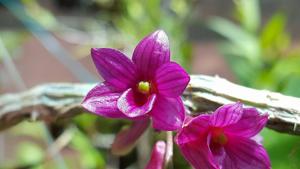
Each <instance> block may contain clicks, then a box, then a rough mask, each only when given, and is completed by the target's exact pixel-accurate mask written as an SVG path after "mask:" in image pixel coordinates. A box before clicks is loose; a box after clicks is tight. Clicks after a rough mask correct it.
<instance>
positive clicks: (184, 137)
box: [175, 115, 209, 144]
mask: <svg viewBox="0 0 300 169" xmlns="http://www.w3.org/2000/svg"><path fill="white" fill-rule="evenodd" d="M208 128H209V115H199V116H197V117H195V118H193V119H191V120H188V123H185V124H184V125H183V127H182V128H181V129H180V130H179V132H178V134H177V135H176V137H175V141H176V143H177V144H184V143H187V142H190V141H195V140H198V139H199V137H206V136H205V134H207V131H208Z"/></svg>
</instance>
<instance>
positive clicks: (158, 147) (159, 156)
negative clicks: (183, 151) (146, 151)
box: [145, 141, 166, 169]
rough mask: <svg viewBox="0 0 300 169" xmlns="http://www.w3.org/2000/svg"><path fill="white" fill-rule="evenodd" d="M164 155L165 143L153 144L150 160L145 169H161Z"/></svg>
mask: <svg viewBox="0 0 300 169" xmlns="http://www.w3.org/2000/svg"><path fill="white" fill-rule="evenodd" d="M165 154H166V143H165V142H164V141H158V142H156V143H155V145H154V147H153V149H152V153H151V158H150V160H149V162H148V164H147V166H146V167H145V169H162V168H163V166H164V161H165Z"/></svg>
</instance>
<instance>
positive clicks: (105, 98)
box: [81, 83, 126, 118]
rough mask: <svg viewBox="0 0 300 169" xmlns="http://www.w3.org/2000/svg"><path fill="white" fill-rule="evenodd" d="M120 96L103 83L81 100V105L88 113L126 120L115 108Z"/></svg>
mask: <svg viewBox="0 0 300 169" xmlns="http://www.w3.org/2000/svg"><path fill="white" fill-rule="evenodd" d="M120 96H121V93H118V92H116V91H115V89H113V88H112V87H110V86H109V85H107V84H105V83H101V84H98V85H97V86H95V87H94V88H93V89H92V90H90V91H89V92H88V94H87V95H86V96H85V98H84V99H83V101H82V103H81V105H82V106H83V107H84V108H85V109H86V110H88V111H90V112H92V113H95V114H97V115H100V116H104V117H110V118H126V116H125V115H124V114H123V113H122V112H120V111H119V109H118V107H117V100H118V98H119V97H120Z"/></svg>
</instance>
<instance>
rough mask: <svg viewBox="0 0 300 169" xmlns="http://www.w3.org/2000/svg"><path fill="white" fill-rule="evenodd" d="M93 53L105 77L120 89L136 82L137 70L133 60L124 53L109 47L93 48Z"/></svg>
mask: <svg viewBox="0 0 300 169" xmlns="http://www.w3.org/2000/svg"><path fill="white" fill-rule="evenodd" d="M91 55H92V58H93V61H94V63H95V65H96V68H97V70H98V72H99V73H100V75H101V76H102V77H103V79H104V80H105V81H106V82H107V83H109V84H111V85H112V86H114V87H115V88H117V89H119V90H125V89H128V88H129V87H131V86H133V85H134V84H135V83H136V70H135V66H134V64H133V63H132V61H131V60H130V59H129V58H128V57H126V56H125V55H124V54H123V53H121V52H120V51H118V50H115V49H109V48H92V49H91Z"/></svg>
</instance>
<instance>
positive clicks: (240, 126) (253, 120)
mask: <svg viewBox="0 0 300 169" xmlns="http://www.w3.org/2000/svg"><path fill="white" fill-rule="evenodd" d="M267 121H268V115H260V114H259V112H258V111H257V110H256V109H255V108H246V109H244V111H243V115H242V117H241V119H240V120H239V121H238V122H237V123H235V124H232V125H230V126H227V127H226V128H225V131H226V132H228V133H231V134H235V135H239V136H243V137H253V136H255V135H257V134H258V133H259V132H260V131H261V130H262V129H263V128H264V126H265V125H266V123H267Z"/></svg>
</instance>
